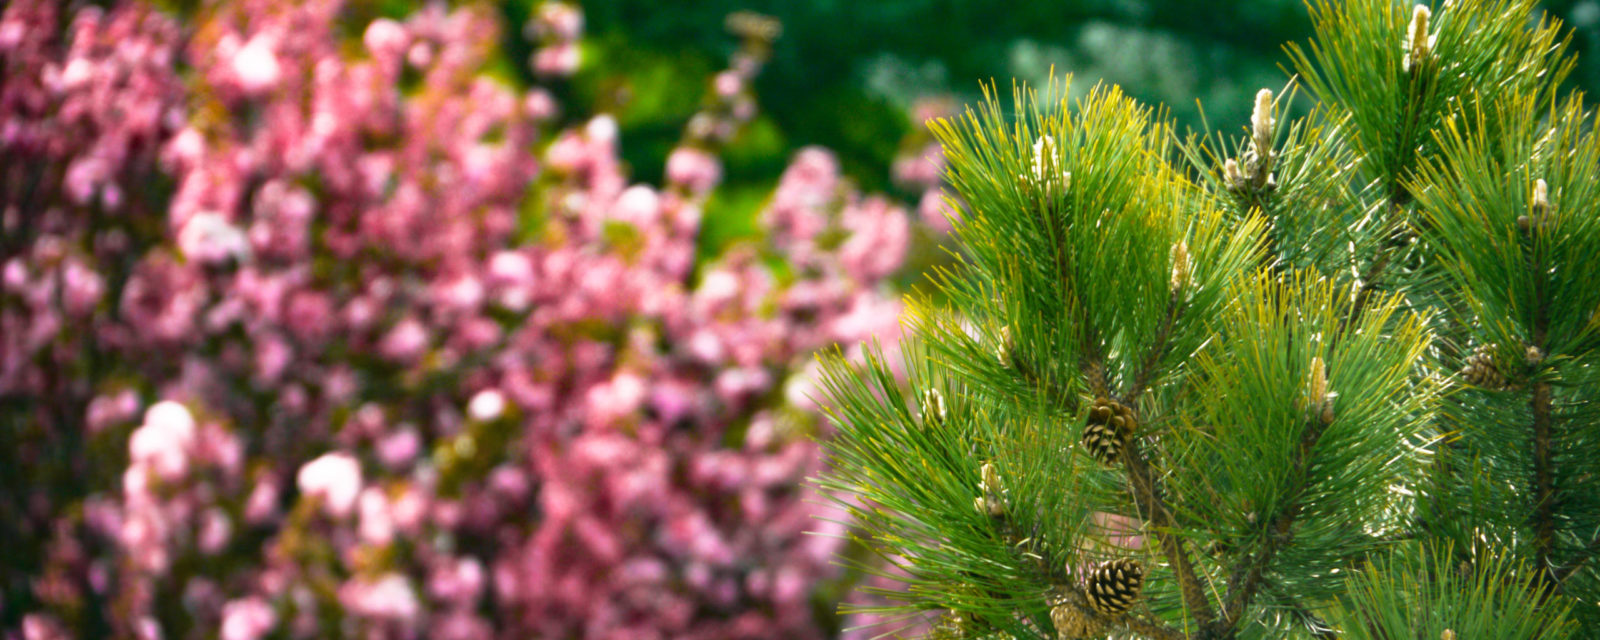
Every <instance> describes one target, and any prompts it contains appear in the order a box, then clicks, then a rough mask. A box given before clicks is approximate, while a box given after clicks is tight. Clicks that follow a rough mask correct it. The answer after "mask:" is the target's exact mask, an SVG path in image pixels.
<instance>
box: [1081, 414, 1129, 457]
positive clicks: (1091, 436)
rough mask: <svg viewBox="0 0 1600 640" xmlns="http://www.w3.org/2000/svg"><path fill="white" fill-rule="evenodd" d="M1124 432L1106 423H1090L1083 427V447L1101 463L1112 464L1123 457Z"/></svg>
mask: <svg viewBox="0 0 1600 640" xmlns="http://www.w3.org/2000/svg"><path fill="white" fill-rule="evenodd" d="M1122 438H1123V436H1122V432H1120V431H1118V430H1117V429H1116V428H1115V427H1112V426H1110V425H1105V424H1095V423H1093V422H1091V423H1089V426H1086V427H1084V428H1083V448H1084V450H1085V451H1088V452H1089V456H1090V457H1092V458H1094V459H1095V460H1097V461H1099V462H1100V464H1103V465H1106V466H1108V467H1109V466H1111V465H1114V464H1116V463H1117V459H1118V458H1120V457H1122Z"/></svg>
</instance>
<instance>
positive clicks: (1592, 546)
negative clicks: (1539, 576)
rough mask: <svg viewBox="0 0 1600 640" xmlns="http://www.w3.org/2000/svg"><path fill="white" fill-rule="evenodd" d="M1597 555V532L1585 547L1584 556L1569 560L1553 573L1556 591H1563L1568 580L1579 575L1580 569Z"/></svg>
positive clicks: (1599, 539)
mask: <svg viewBox="0 0 1600 640" xmlns="http://www.w3.org/2000/svg"><path fill="white" fill-rule="evenodd" d="M1596 553H1600V532H1596V533H1595V535H1594V537H1593V538H1589V544H1586V545H1583V555H1580V556H1578V557H1577V558H1574V559H1572V560H1569V561H1568V562H1567V563H1566V564H1563V565H1561V566H1559V567H1556V569H1555V570H1554V571H1552V572H1551V576H1552V577H1553V578H1554V582H1555V590H1556V591H1561V589H1562V587H1563V586H1564V585H1565V584H1566V583H1567V578H1570V577H1572V574H1574V573H1577V572H1578V570H1579V569H1582V568H1583V567H1584V565H1586V564H1588V563H1589V561H1590V560H1592V559H1593V558H1594V556H1595V554H1596Z"/></svg>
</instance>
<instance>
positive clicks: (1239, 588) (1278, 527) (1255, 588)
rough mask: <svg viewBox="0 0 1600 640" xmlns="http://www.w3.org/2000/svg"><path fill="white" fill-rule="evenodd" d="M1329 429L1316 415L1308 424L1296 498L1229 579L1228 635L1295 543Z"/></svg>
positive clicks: (1297, 458) (1298, 452)
mask: <svg viewBox="0 0 1600 640" xmlns="http://www.w3.org/2000/svg"><path fill="white" fill-rule="evenodd" d="M1327 428H1328V423H1326V422H1323V421H1322V419H1321V418H1320V417H1319V416H1313V417H1311V419H1309V420H1308V421H1307V422H1306V427H1305V430H1304V431H1303V432H1302V433H1301V435H1300V446H1299V447H1298V448H1297V449H1295V452H1294V457H1293V458H1292V460H1291V464H1292V465H1293V474H1292V475H1291V477H1292V478H1293V483H1294V484H1293V486H1292V487H1291V488H1290V492H1291V495H1293V496H1294V498H1292V499H1291V500H1290V501H1289V504H1288V506H1287V507H1286V508H1285V509H1284V510H1283V511H1281V512H1280V513H1279V514H1278V516H1277V517H1275V518H1273V519H1272V522H1271V523H1269V525H1268V527H1267V530H1268V531H1269V532H1270V535H1269V536H1268V537H1267V539H1266V542H1265V544H1264V545H1263V546H1262V547H1261V549H1260V550H1259V551H1257V552H1256V553H1255V554H1254V555H1253V556H1249V557H1247V558H1242V559H1241V561H1240V562H1239V563H1238V565H1237V566H1235V567H1234V569H1233V573H1232V574H1231V575H1229V576H1228V594H1227V596H1226V598H1225V600H1226V602H1227V604H1226V605H1224V607H1223V611H1222V623H1221V626H1222V629H1223V630H1224V632H1225V633H1227V634H1230V635H1231V634H1232V632H1233V631H1234V629H1235V628H1236V627H1237V626H1238V624H1239V620H1240V619H1241V618H1242V617H1243V616H1244V612H1245V610H1246V609H1248V608H1249V606H1250V603H1251V601H1253V600H1254V599H1255V596H1256V594H1257V593H1258V592H1259V590H1260V588H1261V584H1262V578H1263V576H1264V575H1265V573H1266V569H1267V567H1268V566H1270V565H1271V564H1272V560H1273V559H1274V558H1275V557H1276V556H1277V554H1278V551H1279V550H1280V549H1282V548H1283V547H1284V546H1285V545H1287V544H1289V542H1290V541H1292V540H1293V538H1294V534H1293V531H1292V529H1293V527H1294V521H1295V518H1297V517H1299V516H1300V510H1301V507H1302V506H1303V505H1302V503H1301V498H1302V497H1303V495H1304V492H1305V488H1306V484H1307V480H1308V476H1309V475H1310V473H1309V472H1308V471H1307V469H1308V468H1309V466H1310V462H1309V458H1310V457H1311V448H1312V447H1314V446H1316V444H1317V440H1320V439H1321V438H1322V433H1323V432H1324V431H1326V430H1327Z"/></svg>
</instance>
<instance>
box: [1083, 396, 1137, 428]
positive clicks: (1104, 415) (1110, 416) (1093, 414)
mask: <svg viewBox="0 0 1600 640" xmlns="http://www.w3.org/2000/svg"><path fill="white" fill-rule="evenodd" d="M1089 424H1104V425H1110V426H1111V427H1114V428H1115V429H1116V430H1117V431H1119V432H1121V433H1124V434H1128V433H1133V431H1134V429H1136V428H1138V426H1139V423H1138V420H1137V419H1135V418H1134V415H1133V409H1130V408H1128V407H1127V406H1125V405H1123V404H1122V403H1120V402H1117V401H1116V400H1111V399H1109V398H1098V399H1096V400H1095V401H1094V406H1093V407H1090V408H1089Z"/></svg>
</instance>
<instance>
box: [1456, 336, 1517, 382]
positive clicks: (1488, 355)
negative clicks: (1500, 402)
mask: <svg viewBox="0 0 1600 640" xmlns="http://www.w3.org/2000/svg"><path fill="white" fill-rule="evenodd" d="M1494 349H1495V346H1494V345H1492V344H1483V345H1478V348H1477V349H1473V350H1472V355H1470V356H1467V364H1466V365H1465V366H1463V367H1461V377H1462V378H1463V379H1465V380H1466V381H1467V383H1468V384H1471V385H1472V386H1475V387H1479V388H1482V389H1488V390H1491V391H1499V390H1502V389H1505V388H1507V387H1508V386H1509V385H1508V383H1507V382H1506V376H1505V374H1503V373H1501V372H1500V367H1499V366H1498V365H1496V364H1495V360H1494Z"/></svg>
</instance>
